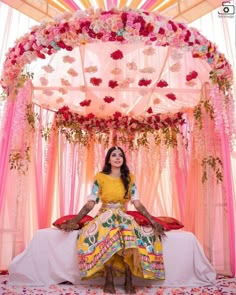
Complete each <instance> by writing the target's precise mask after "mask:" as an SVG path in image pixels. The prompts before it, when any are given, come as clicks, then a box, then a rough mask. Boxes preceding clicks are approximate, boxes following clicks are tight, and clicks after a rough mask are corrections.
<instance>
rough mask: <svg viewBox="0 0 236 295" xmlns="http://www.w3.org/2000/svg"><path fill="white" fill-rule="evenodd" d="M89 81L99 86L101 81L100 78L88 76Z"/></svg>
mask: <svg viewBox="0 0 236 295" xmlns="http://www.w3.org/2000/svg"><path fill="white" fill-rule="evenodd" d="M90 83H91V84H93V85H94V86H99V85H100V84H101V83H102V79H101V78H95V77H93V78H90Z"/></svg>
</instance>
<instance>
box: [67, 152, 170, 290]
mask: <svg viewBox="0 0 236 295" xmlns="http://www.w3.org/2000/svg"><path fill="white" fill-rule="evenodd" d="M99 200H101V202H102V206H101V208H100V210H99V213H98V215H97V216H96V217H95V218H94V220H92V221H90V222H89V223H88V224H87V225H85V226H84V227H83V228H82V229H81V230H79V232H78V240H77V248H78V258H79V269H80V276H81V278H82V279H90V278H94V277H97V276H105V285H104V289H103V290H104V292H107V293H112V294H114V293H115V287H114V282H113V277H114V276H119V275H122V274H124V275H125V283H124V286H125V290H126V293H127V294H133V293H135V288H134V286H133V284H132V274H133V275H135V276H138V277H141V278H147V279H159V280H164V279H165V273H164V264H163V256H162V245H161V238H162V237H163V236H165V232H164V228H163V226H162V225H161V224H159V223H157V222H156V221H155V220H154V219H153V218H152V216H151V215H150V214H149V212H148V211H147V210H146V208H145V207H144V206H143V204H142V203H141V202H140V200H139V197H138V193H137V191H136V186H135V179H134V176H133V174H131V173H130V171H129V168H128V166H127V164H126V157H125V154H124V151H123V150H122V149H121V148H120V147H112V148H110V149H109V150H108V152H107V154H106V157H105V164H104V167H103V169H102V171H101V172H99V173H97V175H96V177H95V182H94V185H93V189H92V193H91V195H90V196H89V198H88V201H87V203H86V204H85V205H84V207H83V208H82V209H81V210H80V212H79V213H78V215H77V216H76V217H75V218H74V219H72V220H69V221H67V223H65V224H63V225H61V229H62V230H64V231H67V232H69V231H72V230H75V229H78V228H79V225H78V222H79V221H80V220H81V219H82V218H83V217H84V216H85V215H87V214H88V213H89V212H90V211H91V210H92V209H93V207H94V206H95V204H96V203H98V202H99ZM129 201H131V202H132V203H133V205H134V206H135V208H136V209H137V211H139V212H140V213H142V214H143V215H144V216H145V217H146V218H147V219H148V220H149V221H150V223H151V225H152V226H151V227H150V226H140V225H139V224H138V223H137V222H136V221H135V220H134V218H133V217H132V216H130V215H128V214H126V213H125V211H126V205H127V203H128V202H129Z"/></svg>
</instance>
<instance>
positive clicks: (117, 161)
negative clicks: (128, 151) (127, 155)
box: [109, 149, 124, 168]
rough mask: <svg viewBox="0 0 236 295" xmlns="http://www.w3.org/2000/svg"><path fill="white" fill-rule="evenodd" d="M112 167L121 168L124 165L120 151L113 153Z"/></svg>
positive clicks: (111, 157) (116, 150) (111, 158)
mask: <svg viewBox="0 0 236 295" xmlns="http://www.w3.org/2000/svg"><path fill="white" fill-rule="evenodd" d="M109 163H110V164H111V167H115V168H120V167H121V166H122V164H123V163H124V159H123V154H122V152H121V151H120V150H119V149H115V150H114V151H113V152H111V155H110V161H109Z"/></svg>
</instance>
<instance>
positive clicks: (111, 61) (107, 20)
mask: <svg viewBox="0 0 236 295" xmlns="http://www.w3.org/2000/svg"><path fill="white" fill-rule="evenodd" d="M26 72H28V75H25V74H26ZM22 73H24V76H23V78H22ZM32 73H33V88H34V95H33V102H35V103H37V104H39V105H41V106H42V107H45V108H48V109H51V110H54V111H58V110H60V109H61V110H60V111H59V113H60V114H62V116H60V118H59V119H58V120H59V121H60V122H59V124H60V125H62V126H63V125H64V124H65V123H66V125H67V126H68V125H70V124H69V123H68V121H70V120H69V118H70V119H71V120H72V121H73V122H74V121H78V120H79V125H80V127H81V128H82V129H84V130H87V131H90V132H91V127H93V129H97V131H98V132H99V131H103V130H104V124H105V126H106V127H108V128H112V129H114V128H115V129H125V130H126V131H127V132H128V131H130V132H131V133H133V132H136V131H137V132H138V131H139V130H140V129H145V128H146V130H149V131H150V130H152V129H154V130H157V129H158V130H159V129H160V128H161V126H162V124H164V125H168V126H172V125H176V126H177V127H178V126H179V125H182V124H183V123H184V119H183V113H184V112H186V111H188V110H190V109H193V108H194V107H196V105H197V104H199V102H200V101H201V99H202V91H203V86H204V85H206V84H209V85H210V89H211V91H210V101H211V105H212V106H213V108H214V113H215V117H216V118H217V120H220V122H218V124H219V123H221V121H222V120H223V121H224V120H226V121H227V122H224V125H227V126H232V122H231V121H232V118H233V115H232V113H231V112H232V110H233V108H232V105H231V103H232V95H231V92H230V85H231V83H232V70H231V66H230V64H229V63H228V61H227V60H226V59H225V57H224V55H223V54H221V53H220V52H218V50H217V47H216V45H215V44H212V43H211V42H210V41H209V40H207V39H206V38H205V37H204V36H203V35H201V34H200V33H199V32H198V31H197V30H196V29H193V28H189V27H188V26H186V25H185V24H183V23H176V22H173V21H172V20H170V19H166V18H164V17H163V16H161V15H158V14H155V13H150V12H146V11H142V10H132V9H129V8H127V9H123V10H117V9H113V10H110V11H101V10H90V11H78V12H76V13H74V14H66V15H63V16H62V17H59V18H58V19H56V20H55V21H54V22H49V23H43V24H41V25H39V26H36V27H34V28H32V30H31V32H30V33H28V34H26V35H25V36H23V37H22V38H20V39H19V40H17V42H16V44H15V47H13V48H12V49H10V51H9V52H8V54H7V58H6V62H5V65H4V70H3V75H2V79H1V84H2V86H3V88H4V89H5V90H6V92H7V93H9V95H11V94H12V93H14V92H15V89H17V88H18V85H19V84H21V83H22V79H23V80H24V78H26V79H27V77H28V78H30V75H31V74H32ZM222 95H223V96H225V97H227V98H226V100H225V102H223V101H222ZM226 101H227V103H226ZM222 104H223V105H222ZM222 111H223V112H225V116H224V118H223V119H220V117H221V115H222ZM70 112H72V114H71V113H70ZM73 112H75V113H76V115H74V114H73ZM63 114H64V117H63ZM97 118H98V120H97ZM131 118H133V120H132V121H130V120H131ZM64 119H65V120H64ZM65 121H66V122H65ZM118 125H119V126H118ZM76 128H78V126H76ZM225 131H226V130H225ZM230 132H231V131H230V130H227V133H230Z"/></svg>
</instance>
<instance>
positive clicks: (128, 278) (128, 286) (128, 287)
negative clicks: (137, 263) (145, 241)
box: [124, 264, 136, 294]
mask: <svg viewBox="0 0 236 295" xmlns="http://www.w3.org/2000/svg"><path fill="white" fill-rule="evenodd" d="M124 286H125V291H126V294H136V290H135V287H134V286H133V284H132V273H131V270H130V268H129V265H128V264H125V285H124Z"/></svg>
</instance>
